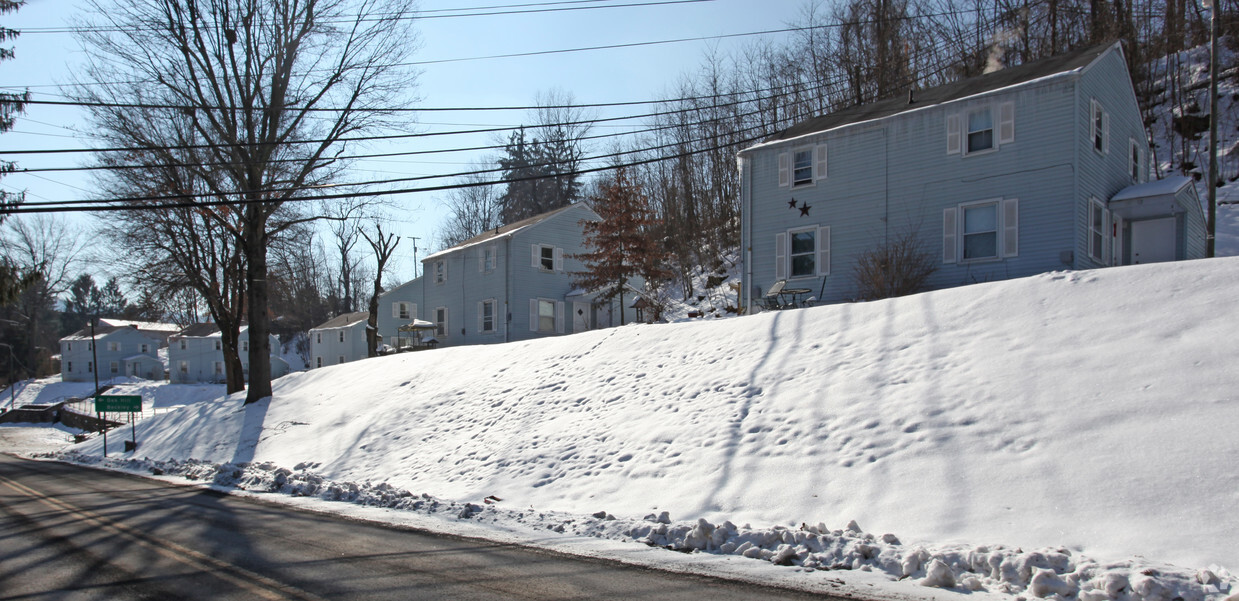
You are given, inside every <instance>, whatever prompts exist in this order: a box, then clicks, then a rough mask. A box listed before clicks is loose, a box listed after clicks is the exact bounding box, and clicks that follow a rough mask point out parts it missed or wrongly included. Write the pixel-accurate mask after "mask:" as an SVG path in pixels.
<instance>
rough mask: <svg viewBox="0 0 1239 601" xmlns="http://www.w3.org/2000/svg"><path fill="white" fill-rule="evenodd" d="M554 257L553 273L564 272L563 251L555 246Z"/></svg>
mask: <svg viewBox="0 0 1239 601" xmlns="http://www.w3.org/2000/svg"><path fill="white" fill-rule="evenodd" d="M554 256H555V271H563V270H564V249H562V248H559V247H558V246H556V247H555V251H554Z"/></svg>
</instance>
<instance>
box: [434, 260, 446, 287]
mask: <svg viewBox="0 0 1239 601" xmlns="http://www.w3.org/2000/svg"><path fill="white" fill-rule="evenodd" d="M433 269H434V274H435V283H436V284H442V283H443V282H446V281H447V261H435V262H434V267H433Z"/></svg>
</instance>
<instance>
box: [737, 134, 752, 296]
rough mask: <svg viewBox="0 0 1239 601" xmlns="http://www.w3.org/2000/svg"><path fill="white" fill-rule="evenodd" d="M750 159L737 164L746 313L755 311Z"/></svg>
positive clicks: (743, 293) (741, 159)
mask: <svg viewBox="0 0 1239 601" xmlns="http://www.w3.org/2000/svg"><path fill="white" fill-rule="evenodd" d="M750 161H751V159H750V158H749V157H747V156H741V157H740V164H739V165H737V168H738V169H739V170H740V248H741V250H742V252H743V254H742V255H741V257H740V260H741V261H744V272H743V274H744V276H743V277H741V278H740V299H739V300H740V304H741V305H742V306H744V314H745V315H750V314H752V313H753V294H752V293H751V292H750V290H751V289H752V287H753V240H752V238H753V207H752V206H750V205H751V203H752V202H753V190H752V185H753V177H752V175H751V174H750V172H751V171H752V169H751V163H750Z"/></svg>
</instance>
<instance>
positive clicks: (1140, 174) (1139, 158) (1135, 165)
mask: <svg viewBox="0 0 1239 601" xmlns="http://www.w3.org/2000/svg"><path fill="white" fill-rule="evenodd" d="M1129 154H1130V160H1131V165H1130V169H1131V181H1132V182H1133V183H1137V184H1138V183H1140V182H1142V181H1144V153H1143V152H1141V151H1140V143H1139V142H1136V139H1135V138H1132V139H1131V152H1130V153H1129Z"/></svg>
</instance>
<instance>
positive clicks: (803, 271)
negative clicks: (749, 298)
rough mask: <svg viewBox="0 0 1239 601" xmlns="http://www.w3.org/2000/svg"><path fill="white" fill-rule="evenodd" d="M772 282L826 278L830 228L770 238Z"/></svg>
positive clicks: (803, 229)
mask: <svg viewBox="0 0 1239 601" xmlns="http://www.w3.org/2000/svg"><path fill="white" fill-rule="evenodd" d="M774 246H775V257H774V258H775V268H774V275H775V279H776V280H786V279H796V278H812V277H820V276H825V275H830V227H829V226H816V225H815V226H810V227H803V228H796V229H791V230H788V231H787V232H781V233H778V234H775V236H774Z"/></svg>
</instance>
